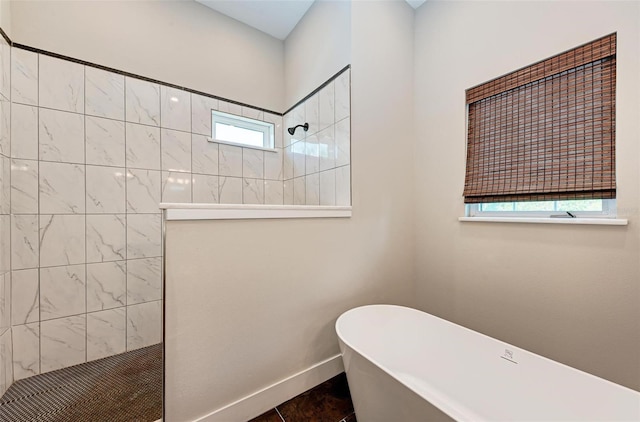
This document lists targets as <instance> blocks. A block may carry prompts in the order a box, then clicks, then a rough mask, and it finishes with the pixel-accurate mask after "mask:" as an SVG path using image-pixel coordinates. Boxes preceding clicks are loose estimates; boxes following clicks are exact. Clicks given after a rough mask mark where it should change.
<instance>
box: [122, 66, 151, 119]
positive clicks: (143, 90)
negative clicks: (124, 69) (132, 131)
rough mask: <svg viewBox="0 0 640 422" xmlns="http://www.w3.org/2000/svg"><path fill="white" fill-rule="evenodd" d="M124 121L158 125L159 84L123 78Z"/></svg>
mask: <svg viewBox="0 0 640 422" xmlns="http://www.w3.org/2000/svg"><path fill="white" fill-rule="evenodd" d="M125 109H126V116H125V117H126V121H127V122H132V123H141V124H144V125H150V126H160V85H158V84H154V83H151V82H147V81H143V80H141V79H136V78H130V77H126V78H125Z"/></svg>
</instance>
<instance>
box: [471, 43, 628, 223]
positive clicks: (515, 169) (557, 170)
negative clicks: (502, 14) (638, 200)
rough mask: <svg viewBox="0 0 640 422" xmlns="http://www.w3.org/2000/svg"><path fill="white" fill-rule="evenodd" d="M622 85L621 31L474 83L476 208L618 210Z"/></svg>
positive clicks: (478, 211)
mask: <svg viewBox="0 0 640 422" xmlns="http://www.w3.org/2000/svg"><path fill="white" fill-rule="evenodd" d="M615 85H616V35H615V34H612V35H609V36H606V37H603V38H601V39H598V40H596V41H593V42H591V43H588V44H585V45H583V46H580V47H577V48H575V49H573V50H570V51H567V52H565V53H562V54H559V55H557V56H554V57H551V58H549V59H546V60H543V61H541V62H538V63H536V64H533V65H531V66H528V67H526V68H523V69H520V70H517V71H515V72H512V73H510V74H507V75H505V76H502V77H499V78H497V79H494V80H492V81H489V82H487V83H484V84H481V85H479V86H476V87H474V88H471V89H468V90H467V91H466V96H467V107H468V109H467V111H468V128H467V165H466V175H465V188H464V201H465V203H466V204H469V205H468V206H467V212H468V215H470V216H473V215H489V214H493V215H496V214H499V215H502V216H505V215H515V214H517V215H519V216H521V215H523V214H532V215H536V216H541V215H554V214H565V215H568V214H567V211H568V212H570V213H571V214H574V212H575V213H579V214H580V215H585V216H586V215H588V216H614V213H615V196H616V185H615ZM574 215H575V214H574Z"/></svg>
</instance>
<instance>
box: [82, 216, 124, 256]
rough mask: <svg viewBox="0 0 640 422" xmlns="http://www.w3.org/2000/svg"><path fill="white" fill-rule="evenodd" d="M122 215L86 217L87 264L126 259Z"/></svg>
mask: <svg viewBox="0 0 640 422" xmlns="http://www.w3.org/2000/svg"><path fill="white" fill-rule="evenodd" d="M126 249H127V247H126V218H125V215H124V214H104V215H87V262H106V261H119V260H123V259H125V258H126V257H127V250H126Z"/></svg>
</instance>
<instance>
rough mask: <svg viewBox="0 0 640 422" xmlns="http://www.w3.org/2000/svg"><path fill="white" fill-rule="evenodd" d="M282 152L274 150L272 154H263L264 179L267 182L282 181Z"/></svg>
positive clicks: (277, 149)
mask: <svg viewBox="0 0 640 422" xmlns="http://www.w3.org/2000/svg"><path fill="white" fill-rule="evenodd" d="M283 157H284V152H283V150H282V149H281V148H276V150H275V151H274V152H271V151H265V152H264V178H265V179H267V180H282V164H283Z"/></svg>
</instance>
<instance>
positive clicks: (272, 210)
mask: <svg viewBox="0 0 640 422" xmlns="http://www.w3.org/2000/svg"><path fill="white" fill-rule="evenodd" d="M160 208H161V209H164V210H165V219H166V220H167V221H183V220H252V219H264V218H267V219H268V218H271V219H273V218H349V217H351V207H350V206H349V207H329V206H307V205H231V204H229V205H227V204H169V203H162V204H160Z"/></svg>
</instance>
